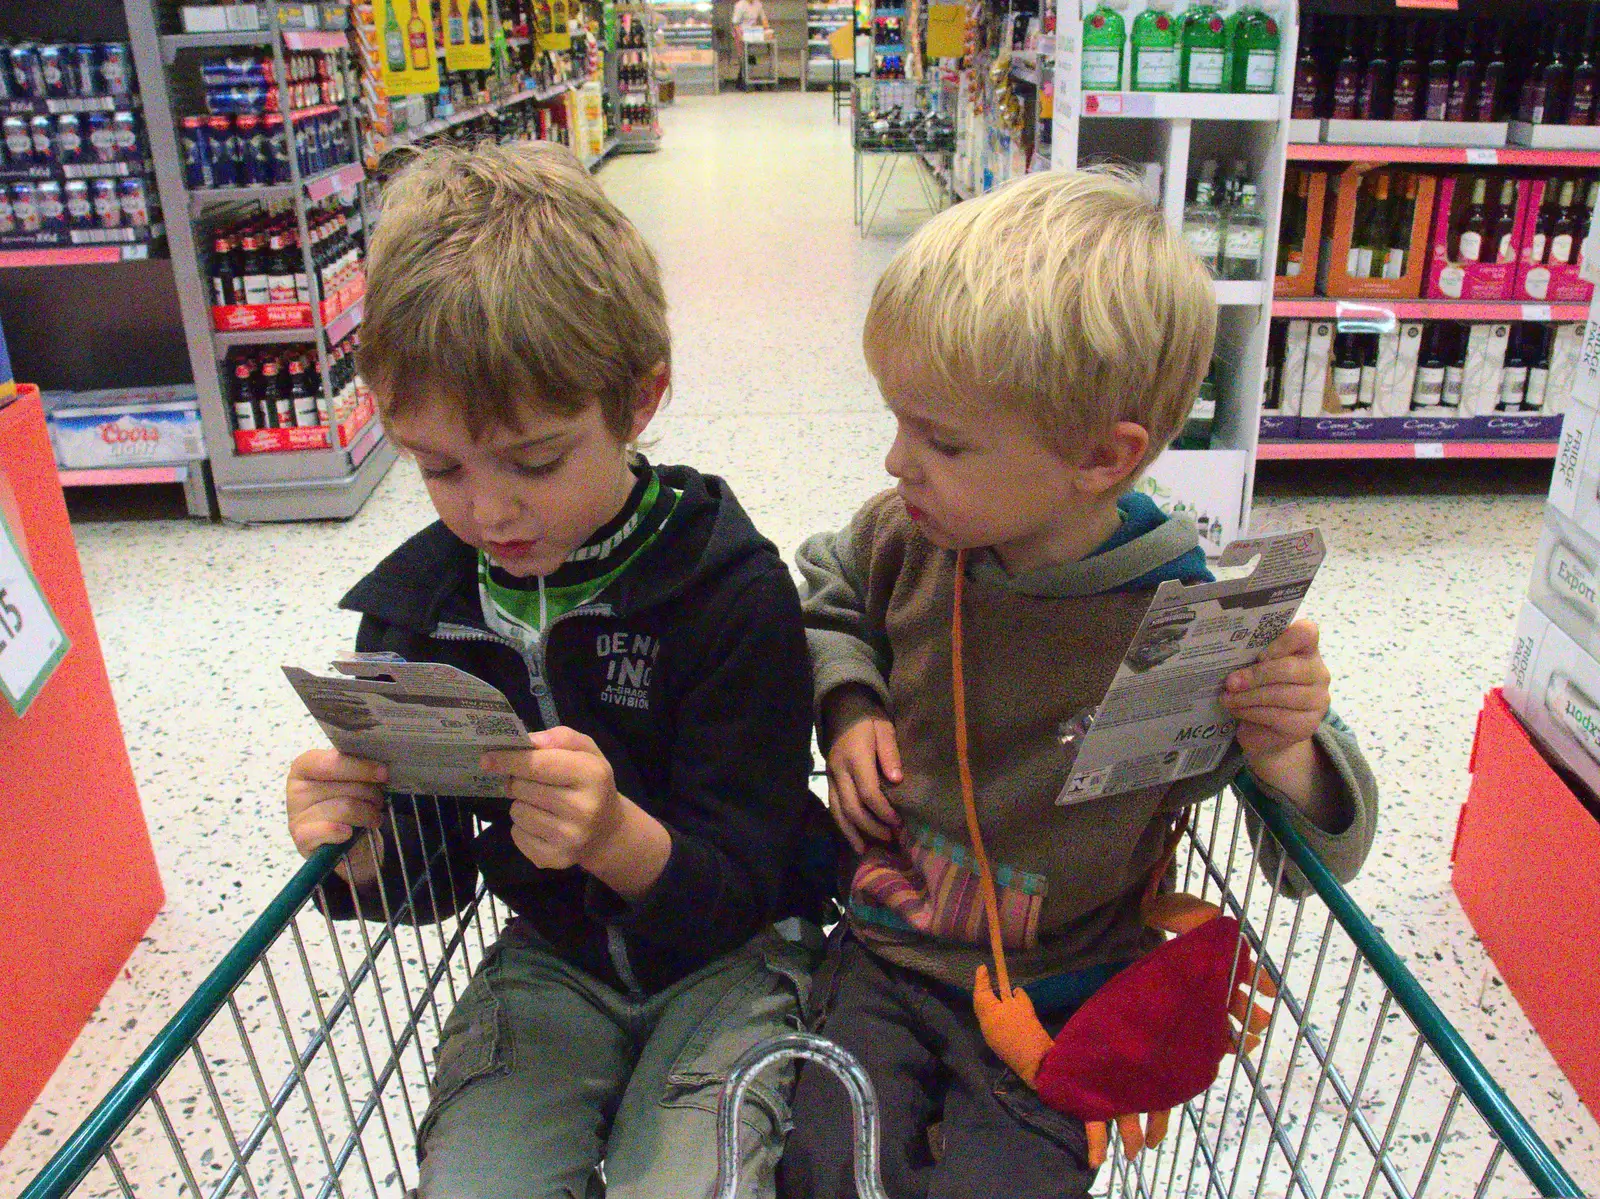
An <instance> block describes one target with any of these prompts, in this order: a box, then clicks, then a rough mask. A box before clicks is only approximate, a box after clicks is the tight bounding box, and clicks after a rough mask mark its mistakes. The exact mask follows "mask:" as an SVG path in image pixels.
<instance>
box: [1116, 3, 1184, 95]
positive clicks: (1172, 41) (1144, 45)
mask: <svg viewBox="0 0 1600 1199" xmlns="http://www.w3.org/2000/svg"><path fill="white" fill-rule="evenodd" d="M1171 14H1172V0H1148V7H1147V8H1146V9H1145V10H1144V11H1143V12H1142V13H1140V14H1139V15H1138V16H1137V17H1135V18H1134V22H1133V39H1132V55H1131V57H1132V61H1131V62H1130V64H1129V68H1128V86H1129V90H1130V91H1135V92H1175V91H1177V90H1178V23H1177V22H1176V21H1175V20H1173V18H1172V15H1171Z"/></svg>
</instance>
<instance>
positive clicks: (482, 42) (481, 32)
mask: <svg viewBox="0 0 1600 1199" xmlns="http://www.w3.org/2000/svg"><path fill="white" fill-rule="evenodd" d="M440 2H441V4H442V5H443V8H444V65H445V67H446V68H447V69H449V70H451V71H487V70H488V69H489V68H490V66H491V65H493V58H492V55H491V52H490V48H489V20H488V17H487V15H486V11H485V8H484V0H440Z"/></svg>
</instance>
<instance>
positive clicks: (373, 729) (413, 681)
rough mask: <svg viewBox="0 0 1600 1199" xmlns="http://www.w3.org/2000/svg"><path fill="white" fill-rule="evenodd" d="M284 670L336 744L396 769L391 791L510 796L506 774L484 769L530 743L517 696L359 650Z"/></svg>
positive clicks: (426, 665)
mask: <svg viewBox="0 0 1600 1199" xmlns="http://www.w3.org/2000/svg"><path fill="white" fill-rule="evenodd" d="M283 673H284V674H285V675H287V676H288V679H289V682H290V684H291V685H292V686H293V687H294V689H295V691H296V692H297V693H298V694H299V696H300V699H301V700H302V701H303V702H304V703H305V705H306V708H307V709H308V710H309V711H310V712H311V715H312V716H314V717H315V718H316V721H317V723H318V724H319V725H321V726H322V731H323V732H325V733H326V734H327V735H328V740H329V741H332V742H333V744H334V748H336V749H337V750H339V752H340V753H343V754H348V755H349V756H351V757H354V758H366V759H368V760H370V761H374V762H382V763H384V764H385V765H387V766H388V767H389V781H388V784H387V786H388V789H389V790H391V791H403V792H410V793H413V794H418V795H449V796H461V797H465V798H481V799H504V798H505V797H506V784H507V779H506V777H505V776H504V775H499V774H485V773H484V772H483V771H482V770H480V769H479V768H478V762H479V759H480V758H482V756H483V755H484V754H486V753H488V752H489V751H490V750H497V749H527V748H528V730H527V728H526V727H525V726H524V725H523V723H522V720H521V718H520V717H518V716H517V713H516V711H515V710H514V709H513V708H512V706H511V701H510V700H508V699H507V698H506V697H505V695H504V694H503V693H502V692H501V691H500V690H499V689H498V688H496V687H493V686H491V685H490V684H488V683H485V682H484V681H483V680H482V679H479V678H476V677H474V676H473V675H470V674H467V673H466V672H465V671H462V670H457V669H456V668H455V667H453V666H443V665H440V664H438V663H434V662H398V661H393V660H391V659H390V658H388V657H386V656H384V655H362V654H357V655H354V656H352V657H349V658H341V659H338V660H336V661H335V662H333V663H332V665H331V666H330V667H329V670H328V672H327V673H325V674H313V673H312V672H310V671H308V670H302V669H300V668H299V667H297V666H285V667H284V668H283Z"/></svg>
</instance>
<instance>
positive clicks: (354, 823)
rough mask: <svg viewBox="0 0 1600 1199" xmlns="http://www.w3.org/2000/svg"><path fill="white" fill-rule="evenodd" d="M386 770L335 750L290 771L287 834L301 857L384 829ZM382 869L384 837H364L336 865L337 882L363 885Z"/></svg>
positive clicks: (315, 754) (309, 755) (314, 753)
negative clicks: (365, 831)
mask: <svg viewBox="0 0 1600 1199" xmlns="http://www.w3.org/2000/svg"><path fill="white" fill-rule="evenodd" d="M388 777H389V768H388V767H387V766H385V765H384V764H383V763H382V762H368V761H366V760H365V759H362V758H349V757H346V756H345V755H344V754H342V753H340V752H339V751H338V750H336V749H313V750H308V751H307V752H306V753H303V754H301V755H300V756H299V757H298V758H296V759H295V760H294V763H293V765H291V766H290V767H289V783H288V786H287V788H286V791H287V797H288V807H289V835H290V836H291V837H293V838H294V846H295V848H296V849H298V850H299V851H300V854H301V856H302V857H308V858H309V857H310V856H311V855H312V853H313V852H314V851H315V850H316V849H317V848H318V847H319V846H323V845H338V844H341V843H342V842H344V841H348V840H349V839H350V836H351V834H352V833H354V832H355V830H356V829H363V828H364V829H371V830H372V831H373V832H374V833H376V832H377V831H378V830H379V829H380V828H382V827H383V812H384V799H383V783H384V780H385V779H387V778H388ZM382 864H383V838H382V837H377V836H373V837H365V838H363V839H362V841H361V842H360V843H359V844H357V845H354V846H352V847H351V849H350V853H349V856H348V857H347V858H346V859H345V860H344V861H342V862H340V863H339V866H338V872H339V875H340V877H342V878H345V879H348V880H349V881H350V882H351V883H354V884H355V885H356V886H358V887H359V886H362V885H363V884H365V883H369V882H371V881H372V880H373V879H375V878H377V877H378V868H379V867H380V866H381V865H382Z"/></svg>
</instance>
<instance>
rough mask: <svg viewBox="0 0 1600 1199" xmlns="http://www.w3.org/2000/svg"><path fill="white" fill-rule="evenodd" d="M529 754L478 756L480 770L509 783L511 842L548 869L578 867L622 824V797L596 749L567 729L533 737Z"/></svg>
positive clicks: (581, 735)
mask: <svg viewBox="0 0 1600 1199" xmlns="http://www.w3.org/2000/svg"><path fill="white" fill-rule="evenodd" d="M528 741H529V742H530V744H531V745H532V746H533V748H532V749H530V750H500V751H497V752H495V753H488V754H484V755H483V769H484V770H486V771H488V772H489V773H490V774H504V775H508V776H509V777H510V780H511V785H510V788H509V790H510V792H511V801H512V802H511V839H512V841H514V842H515V843H516V846H517V848H518V849H519V850H521V851H522V856H523V857H525V858H527V859H528V861H530V862H532V863H533V864H534V865H535V866H540V867H543V868H544V869H547V870H565V869H566V868H567V867H569V866H582V865H584V864H585V862H586V860H587V859H589V858H591V857H593V856H595V855H596V854H598V853H600V852H601V851H603V850H604V848H605V844H606V841H607V840H608V839H609V838H610V837H611V836H612V835H613V834H614V833H615V832H616V831H617V829H618V828H619V827H620V826H621V823H622V808H623V803H622V797H621V796H620V795H618V794H617V784H616V779H615V777H614V776H613V775H612V772H611V763H610V762H607V761H606V759H605V755H604V754H602V753H601V752H600V747H599V746H598V745H596V744H595V743H594V742H593V741H592V740H591V739H590V738H588V737H585V736H584V735H583V734H582V733H580V732H577V731H575V730H573V729H569V728H554V729H547V730H545V731H544V732H540V733H534V734H532V735H531V736H530V737H529V738H528Z"/></svg>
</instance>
